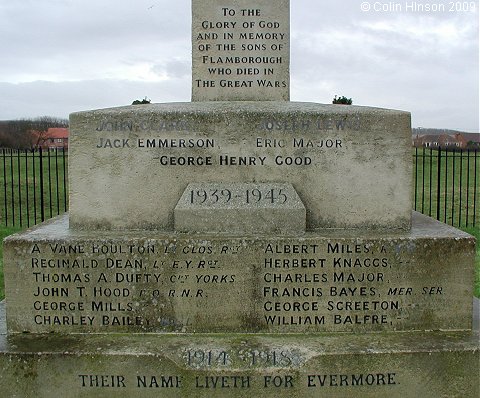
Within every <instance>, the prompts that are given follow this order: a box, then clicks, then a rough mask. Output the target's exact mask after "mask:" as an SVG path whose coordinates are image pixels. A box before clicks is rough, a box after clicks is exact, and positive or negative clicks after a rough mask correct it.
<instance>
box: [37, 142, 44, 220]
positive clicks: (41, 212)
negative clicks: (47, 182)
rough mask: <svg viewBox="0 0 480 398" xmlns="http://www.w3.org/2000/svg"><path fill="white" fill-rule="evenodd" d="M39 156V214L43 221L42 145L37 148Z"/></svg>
mask: <svg viewBox="0 0 480 398" xmlns="http://www.w3.org/2000/svg"><path fill="white" fill-rule="evenodd" d="M38 154H39V156H40V166H39V167H40V215H41V220H42V222H43V221H45V197H44V196H43V156H42V147H40V148H38Z"/></svg>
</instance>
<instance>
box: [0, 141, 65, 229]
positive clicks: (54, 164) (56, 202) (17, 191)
mask: <svg viewBox="0 0 480 398" xmlns="http://www.w3.org/2000/svg"><path fill="white" fill-rule="evenodd" d="M63 155H64V154H63V151H62V152H58V151H57V152H54V151H45V152H43V153H42V157H41V158H40V154H39V152H31V151H20V152H15V151H14V152H10V151H7V150H2V151H0V187H2V190H1V191H0V211H1V216H0V217H1V223H2V225H3V226H5V225H6V224H7V225H8V226H22V227H27V226H29V225H30V226H31V225H35V224H37V223H40V222H41V221H42V219H43V220H47V219H49V218H52V217H55V216H56V215H58V214H61V213H63V212H64V211H66V210H67V205H68V175H67V167H68V156H67V155H65V156H63Z"/></svg>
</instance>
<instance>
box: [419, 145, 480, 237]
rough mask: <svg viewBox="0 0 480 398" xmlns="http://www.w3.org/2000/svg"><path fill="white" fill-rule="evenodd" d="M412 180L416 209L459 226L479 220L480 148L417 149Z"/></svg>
mask: <svg viewBox="0 0 480 398" xmlns="http://www.w3.org/2000/svg"><path fill="white" fill-rule="evenodd" d="M475 155H476V156H475ZM413 180H414V190H415V188H416V194H415V195H414V208H415V209H416V210H417V211H419V212H421V213H423V214H426V215H428V216H430V217H433V218H436V219H438V220H440V221H442V222H444V223H446V224H449V225H453V226H456V227H460V228H463V227H466V228H468V227H471V226H473V225H474V221H475V225H477V226H478V225H479V224H480V211H479V208H478V207H479V202H480V201H479V196H480V189H479V184H480V152H477V153H476V154H475V153H474V152H470V153H467V152H463V153H460V152H445V151H442V152H440V156H439V151H436V150H435V151H432V150H429V149H428V150H427V149H424V150H423V149H418V150H417V151H416V154H415V152H414V153H413Z"/></svg>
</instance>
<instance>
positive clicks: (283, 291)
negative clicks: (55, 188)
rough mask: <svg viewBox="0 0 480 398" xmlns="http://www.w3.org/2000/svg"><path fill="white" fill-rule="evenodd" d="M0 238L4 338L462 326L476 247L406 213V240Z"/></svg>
mask: <svg viewBox="0 0 480 398" xmlns="http://www.w3.org/2000/svg"><path fill="white" fill-rule="evenodd" d="M67 221H68V220H67V218H66V217H63V218H59V219H56V220H55V221H52V222H50V223H49V224H46V225H42V226H40V227H37V228H34V229H32V230H30V231H27V232H25V233H22V234H19V235H13V236H10V237H8V238H7V239H6V240H5V249H4V256H5V257H4V258H5V261H4V272H5V288H6V297H7V298H8V301H7V309H8V311H7V321H8V322H7V323H8V329H9V332H12V333H22V332H30V333H50V332H56V333H83V332H85V333H86V332H95V333H123V332H130V333H143V332H149V333H168V332H180V333H182V332H183V333H185V332H186V333H193V332H205V333H226V332H232V333H233V332H235V333H243V332H248V333H252V332H262V333H263V332H264V333H320V332H353V333H365V332H386V331H412V330H471V328H472V318H471V314H472V301H471V297H472V295H473V280H474V271H473V266H472V265H473V263H474V258H475V240H474V238H473V237H471V236H470V235H468V234H466V233H464V232H461V231H458V230H456V229H455V228H452V227H448V226H446V225H444V224H441V223H439V222H436V221H434V220H432V219H429V218H428V217H425V216H422V215H420V214H415V217H414V223H413V227H412V230H411V231H410V232H407V233H406V232H402V233H400V232H390V233H384V232H381V233H380V232H364V233H358V232H356V231H324V232H323V233H321V234H320V233H308V232H307V233H305V234H304V235H302V236H293V235H286V236H270V235H265V236H255V235H250V236H229V235H226V234H217V233H210V234H209V233H206V232H204V233H197V234H195V235H189V234H182V233H165V232H161V233H160V232H153V231H151V232H147V231H142V232H135V231H130V232H111V233H109V235H108V236H105V233H103V232H101V231H90V232H87V231H85V232H84V231H71V230H69V229H68V228H67V225H68V224H67Z"/></svg>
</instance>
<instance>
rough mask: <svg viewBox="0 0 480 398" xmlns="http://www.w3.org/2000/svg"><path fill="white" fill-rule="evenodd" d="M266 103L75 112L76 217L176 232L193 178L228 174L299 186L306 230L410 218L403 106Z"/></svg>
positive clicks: (81, 223) (77, 221) (92, 223)
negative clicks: (175, 219)
mask: <svg viewBox="0 0 480 398" xmlns="http://www.w3.org/2000/svg"><path fill="white" fill-rule="evenodd" d="M259 104H260V103H259ZM261 104H262V106H261V107H260V106H259V105H256V104H254V103H252V102H242V103H235V104H233V103H227V102H214V103H213V102H209V103H203V104H199V103H192V104H156V105H151V106H146V107H141V109H139V110H135V116H134V117H133V116H132V114H131V108H130V107H127V108H118V109H110V110H102V111H93V112H82V113H78V114H74V115H72V116H71V121H70V126H71V150H70V153H69V155H70V159H69V179H70V217H71V218H70V222H71V224H70V225H71V227H73V228H84V229H87V228H88V229H99V228H100V229H165V230H172V229H173V224H174V223H173V212H174V208H175V206H176V204H177V202H178V201H179V199H180V197H181V195H182V193H183V192H184V190H185V188H186V187H187V185H188V184H189V183H192V182H203V183H209V182H211V183H214V182H220V181H222V182H225V183H232V182H235V183H248V182H261V183H290V184H292V185H293V187H294V188H295V190H296V191H297V193H298V195H299V196H300V198H301V200H302V202H303V204H304V205H305V208H306V212H307V214H306V217H307V220H306V223H307V228H308V229H315V228H365V227H367V228H371V227H372V228H373V227H380V228H390V229H408V228H409V226H410V216H411V153H410V145H411V143H410V140H411V131H410V115H409V114H408V113H406V112H400V111H390V110H384V109H371V108H362V107H355V106H349V107H345V106H343V107H342V106H336V107H335V106H325V105H319V104H295V103H288V102H285V103H282V104H281V105H278V106H275V107H271V105H270V108H269V105H268V103H266V102H262V103H261ZM387 126H388V127H387Z"/></svg>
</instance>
